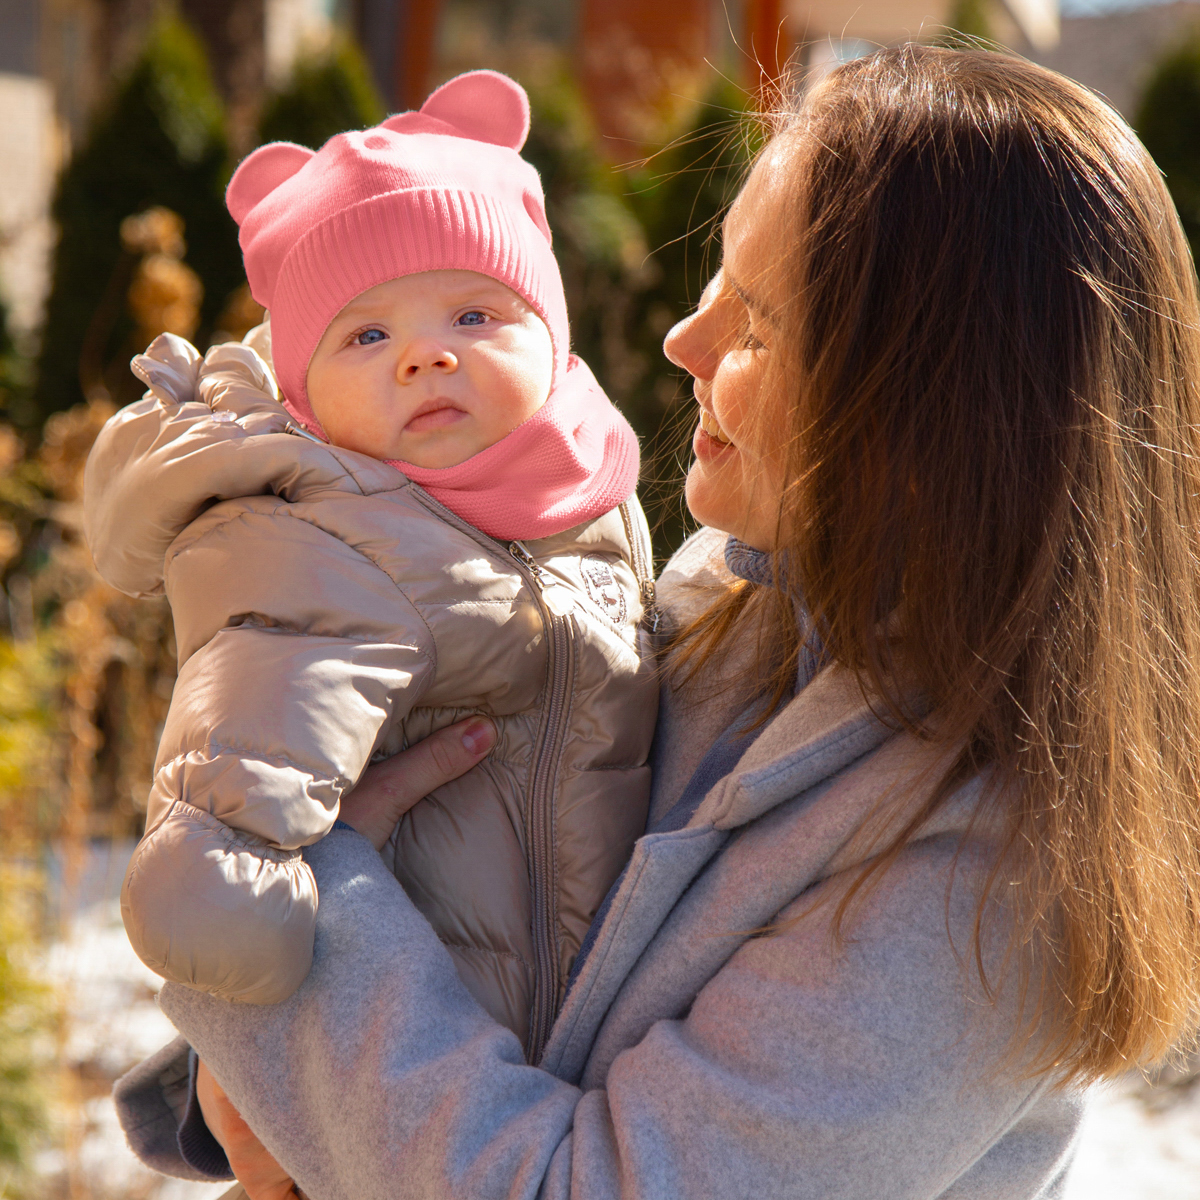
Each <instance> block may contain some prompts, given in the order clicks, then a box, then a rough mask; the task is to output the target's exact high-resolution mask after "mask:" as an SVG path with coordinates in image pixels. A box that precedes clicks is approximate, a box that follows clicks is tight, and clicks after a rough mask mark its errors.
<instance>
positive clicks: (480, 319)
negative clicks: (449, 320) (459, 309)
mask: <svg viewBox="0 0 1200 1200" xmlns="http://www.w3.org/2000/svg"><path fill="white" fill-rule="evenodd" d="M487 321H488V315H487V313H485V312H480V311H479V309H477V308H473V309H471V311H470V312H465V313H463V315H462V316H461V317H459V318H458V320H457V321H455V322H454V323H455V325H471V326H475V327H478V326H480V325H486V324H487Z"/></svg>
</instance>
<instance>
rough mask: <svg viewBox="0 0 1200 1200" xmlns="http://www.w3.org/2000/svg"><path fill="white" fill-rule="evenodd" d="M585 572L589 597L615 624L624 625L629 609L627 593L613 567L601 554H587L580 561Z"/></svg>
mask: <svg viewBox="0 0 1200 1200" xmlns="http://www.w3.org/2000/svg"><path fill="white" fill-rule="evenodd" d="M579 569H580V571H581V572H582V573H583V586H584V587H585V588H586V589H587V594H588V599H589V600H591V602H592V603H593V604H595V605H596V607H597V608H599V609H600V611H601V612H602V613H603V614H604V615H605V616H606V617H607V618H608V619H609V620H610V621H611V622H612V623H613V624H614V625H624V624H625V618H626V616H628V613H629V610H628V608H627V606H626V604H625V593H624V592H623V591H622V590H621V588H620V586H619V585H618V584H617V580H616V576H614V575H613V572H612V567H611V566H610V565H609V562H608V560H607V559H605V558H602V557H601V556H600V555H599V554H585V555H584V556H583V558H582V559H580V561H579Z"/></svg>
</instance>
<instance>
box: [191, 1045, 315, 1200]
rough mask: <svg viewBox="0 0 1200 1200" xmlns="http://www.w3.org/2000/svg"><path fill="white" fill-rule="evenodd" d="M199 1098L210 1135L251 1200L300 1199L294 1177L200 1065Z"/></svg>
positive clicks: (197, 1097)
mask: <svg viewBox="0 0 1200 1200" xmlns="http://www.w3.org/2000/svg"><path fill="white" fill-rule="evenodd" d="M196 1099H198V1100H199V1101H200V1111H201V1112H202V1113H203V1114H204V1123H205V1125H207V1126H208V1128H209V1132H210V1133H211V1134H212V1135H213V1137H215V1138H216V1139H217V1141H218V1142H220V1143H221V1146H222V1147H223V1148H224V1150H225V1154H226V1157H228V1159H229V1165H230V1167H232V1168H233V1173H234V1174H235V1175H236V1176H237V1180H238V1183H240V1184H241V1185H242V1187H244V1188H245V1189H246V1195H248V1196H249V1197H250V1200H296V1197H297V1196H298V1194H299V1193H298V1192H297V1191H296V1185H295V1183H294V1182H293V1181H292V1177H291V1176H290V1175H289V1174H288V1173H287V1172H286V1171H285V1170H284V1169H283V1168H282V1167H281V1166H280V1165H279V1164H278V1163H277V1162H276V1161H275V1159H274V1157H273V1156H272V1155H271V1152H270V1151H269V1150H268V1149H267V1148H266V1146H264V1145H263V1144H262V1142H260V1141H259V1140H258V1138H257V1137H256V1136H255V1134H254V1131H253V1130H252V1129H251V1128H250V1126H249V1125H247V1124H246V1122H245V1121H243V1120H242V1116H241V1113H239V1112H238V1110H237V1109H236V1108H234V1107H233V1101H232V1100H230V1099H229V1097H228V1096H227V1095H225V1090H224V1088H222V1087H221V1085H220V1084H219V1083H218V1082H217V1081H216V1080H215V1079H214V1078H213V1076H212V1072H211V1071H210V1070H209V1069H208V1068H207V1067H206V1066H205V1065H204V1063H200V1064H199V1066H198V1067H197V1069H196Z"/></svg>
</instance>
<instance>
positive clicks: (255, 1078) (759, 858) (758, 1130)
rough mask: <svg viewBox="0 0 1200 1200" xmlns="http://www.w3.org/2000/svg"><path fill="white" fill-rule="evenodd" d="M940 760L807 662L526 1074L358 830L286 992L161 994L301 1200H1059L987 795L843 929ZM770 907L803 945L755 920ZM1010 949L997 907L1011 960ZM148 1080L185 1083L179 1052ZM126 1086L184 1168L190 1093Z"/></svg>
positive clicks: (606, 929) (665, 789)
mask: <svg viewBox="0 0 1200 1200" xmlns="http://www.w3.org/2000/svg"><path fill="white" fill-rule="evenodd" d="M723 541H724V538H723V536H720V537H718V536H716V535H713V534H711V533H708V532H702V533H701V534H700V535H698V536H697V537H695V538H693V539H692V540H691V541H689V542H688V543H687V544H686V545H685V546H684V547H683V548H682V549H681V551H680V552H679V553H678V554H677V555H676V557H675V559H674V560H673V561H672V563H671V565H670V566H669V567H668V569H667V572H666V573H665V574H664V576H663V579H662V581H661V583H660V591H659V597H660V602H661V603H662V605H663V606H664V608H665V610H666V612H667V614H668V616H670V617H673V618H674V619H676V620H679V619H686V617H687V616H688V615H689V613H690V612H691V611H694V610H695V608H696V606H697V605H699V604H703V603H705V602H706V600H707V595H706V592H707V590H708V589H709V588H710V587H712V586H719V585H720V583H721V582H722V580H721V576H722V574H723V571H724V567H723V566H722V565H720V561H719V557H720V548H721V545H722V544H723ZM726 671H727V674H726V677H725V678H724V679H722V680H719V679H714V678H712V677H711V675H710V676H709V677H707V678H706V679H705V680H704V692H703V693H698V692H696V691H695V690H694V689H688V688H684V689H682V690H678V691H673V690H672V689H671V688H669V687H667V688H664V689H663V704H662V711H661V715H660V724H659V729H658V735H657V749H656V760H655V785H654V799H653V806H654V808H653V811H652V814H651V821H652V823H653V821H654V820H655V819H656V818H657V817H659V816H661V815H662V814H663V813H665V812H666V811H668V810H669V809H670V808H671V806H672V805H673V803H674V801H675V799H677V798H678V797H679V795H680V794H681V793H682V791H683V789H684V786H685V785H686V783H687V781H688V779H689V778H690V776H691V774H692V772H693V771H694V769H695V767H696V765H697V763H698V762H699V761H700V759H701V757H702V756H703V755H704V753H705V751H706V750H707V749H708V747H709V746H710V745H711V744H712V743H713V741H714V739H715V738H716V736H717V735H718V733H719V732H720V731H721V730H722V729H723V728H725V726H727V725H728V724H729V722H730V721H731V720H732V719H733V717H734V715H735V714H736V713H737V711H738V710H739V708H740V707H742V706H744V705H745V704H746V703H747V700H748V697H747V695H746V694H745V691H744V687H743V686H741V685H740V682H739V681H740V680H741V679H742V678H744V676H745V672H744V671H742V672H739V670H738V661H737V656H736V655H735V656H734V657H733V658H732V659H731V660H730V662H729V664H728V666H727V668H726ZM933 754H934V751H931V749H930V748H929V746H928V745H927V744H924V743H920V742H918V741H917V740H916V739H914V738H911V737H909V736H908V735H906V734H898V733H896V732H894V731H893V730H891V729H889V728H888V727H887V726H885V725H884V724H883V723H881V722H880V721H879V720H878V719H877V718H876V717H875V716H874V715H873V713H872V710H871V708H870V706H869V705H868V704H867V703H866V702H865V701H864V699H863V696H862V694H861V692H860V690H859V688H858V686H857V684H856V683H855V681H854V680H853V679H851V678H849V677H847V675H846V674H845V673H843V672H841V671H839V670H837V669H833V668H830V669H826V670H824V671H822V672H821V673H820V674H818V675H817V677H816V678H815V679H814V680H813V681H812V682H811V683H810V684H809V685H808V686H807V687H806V688H804V689H803V690H802V691H801V692H800V693H799V694H798V695H797V697H796V698H795V700H793V701H792V702H791V704H789V705H788V706H787V707H786V708H785V709H783V710H782V711H781V712H780V713H779V714H778V715H777V716H776V717H775V718H774V720H773V721H772V722H771V724H770V725H769V726H768V727H767V728H766V729H765V730H764V731H763V732H762V733H761V734H760V735H759V737H758V738H757V740H756V741H755V743H754V744H753V745H752V746H751V747H750V749H749V750H748V751H747V752H746V754H745V756H744V758H743V759H742V761H741V762H740V764H739V765H738V767H737V768H736V769H735V770H734V772H733V773H732V774H731V775H729V776H727V777H726V778H725V779H723V780H721V781H720V782H719V783H717V784H716V786H715V787H713V788H712V790H711V791H710V792H709V793H708V794H707V796H706V797H705V798H704V800H703V801H702V802H701V804H700V806H699V808H698V809H697V810H696V812H695V813H694V815H693V816H692V818H691V820H690V821H689V822H688V823H687V824H686V826H684V827H683V828H681V829H678V830H675V831H673V832H663V833H650V834H647V835H646V836H644V837H643V838H641V839H640V840H639V841H638V843H637V845H636V847H635V849H634V852H633V855H632V858H631V860H630V863H629V867H628V869H627V871H626V873H625V875H624V877H623V879H622V880H621V882H620V884H619V887H618V890H617V892H616V895H615V897H614V899H613V902H612V903H611V904H610V905H609V906H608V909H607V912H606V914H605V915H604V918H603V923H602V924H601V926H600V928H599V931H598V936H597V937H596V938H595V942H594V945H593V947H592V949H591V952H590V954H589V955H588V956H587V959H586V961H585V962H584V964H583V967H582V970H581V971H580V973H579V975H578V977H577V979H576V980H575V982H574V985H573V986H572V988H571V990H570V991H569V992H568V995H567V998H566V1001H565V1003H564V1006H563V1008H562V1011H561V1013H560V1014H559V1017H558V1020H557V1023H556V1024H555V1026H554V1029H553V1031H552V1034H551V1038H550V1041H549V1043H548V1046H547V1049H546V1052H545V1055H544V1057H543V1059H542V1061H541V1063H540V1065H539V1066H536V1067H534V1066H529V1065H527V1064H526V1063H525V1061H524V1058H523V1055H522V1052H521V1045H520V1043H519V1042H518V1040H517V1038H516V1037H515V1036H514V1035H513V1034H512V1033H511V1032H509V1031H508V1030H507V1029H505V1028H504V1027H502V1026H501V1025H498V1024H497V1023H496V1022H495V1021H493V1020H492V1019H491V1018H490V1017H488V1016H487V1014H486V1013H485V1012H484V1011H483V1010H482V1009H481V1008H480V1007H479V1005H478V1004H477V1003H476V1002H475V1001H474V1000H473V999H472V998H471V996H470V994H469V993H468V992H467V990H466V989H465V988H464V986H463V985H462V983H461V982H460V981H459V979H458V977H457V975H456V974H455V969H454V964H453V961H452V960H451V958H450V956H449V955H448V953H447V952H446V950H445V948H444V947H443V946H442V945H441V944H440V943H439V941H438V939H437V937H436V936H435V935H434V933H433V931H432V929H431V928H430V926H429V925H428V923H427V922H426V921H425V920H424V919H423V918H422V917H421V916H420V914H419V913H418V912H417V911H416V909H415V908H414V907H413V905H412V904H411V903H410V902H409V900H408V899H407V897H406V896H405V894H404V892H403V891H402V890H401V888H400V886H399V884H398V883H397V882H396V880H395V879H394V877H393V876H392V875H391V874H390V872H388V870H387V869H386V868H385V867H384V865H383V863H382V861H381V860H380V858H379V856H378V855H377V854H376V853H375V852H374V850H373V849H372V848H371V846H370V844H369V843H368V842H367V841H366V840H365V839H364V838H361V837H359V836H358V835H357V834H355V833H353V832H349V831H341V830H335V831H334V832H333V833H331V834H330V835H329V836H328V837H326V838H325V839H324V840H323V841H321V842H319V843H318V844H316V845H315V846H313V847H310V848H309V849H308V850H306V851H305V855H306V858H307V859H308V862H309V863H310V865H311V867H312V870H313V872H314V874H315V876H316V878H317V881H318V886H319V888H320V894H321V905H320V909H319V912H318V919H317V934H316V949H315V955H314V962H313V968H312V971H311V973H310V975H309V976H308V978H307V979H306V980H305V982H304V983H303V984H302V985H301V987H300V989H299V990H298V991H297V992H296V993H295V995H293V996H292V997H291V998H290V999H289V1000H287V1001H285V1002H284V1003H282V1004H279V1005H275V1006H255V1005H246V1004H232V1003H229V1002H228V1001H223V1000H217V999H214V998H213V997H211V996H208V995H205V994H202V993H200V992H196V991H193V990H191V989H188V988H186V987H181V986H178V985H173V984H167V986H166V987H165V988H164V989H163V992H162V997H161V1004H162V1007H163V1009H164V1011H165V1012H166V1013H167V1015H168V1016H169V1017H170V1018H171V1020H172V1021H173V1022H174V1023H175V1024H176V1026H177V1027H178V1028H179V1030H180V1032H181V1033H182V1034H183V1035H184V1037H185V1038H186V1039H187V1041H188V1042H190V1043H191V1045H193V1046H194V1047H196V1049H197V1050H198V1051H199V1054H200V1056H201V1058H202V1059H204V1060H205V1061H206V1062H207V1063H208V1064H209V1066H210V1067H211V1069H212V1070H213V1073H214V1074H215V1075H216V1077H217V1079H218V1080H219V1081H220V1082H221V1083H222V1085H223V1086H224V1087H225V1088H226V1090H227V1091H228V1092H229V1094H230V1096H231V1097H232V1099H233V1101H234V1103H235V1104H236V1105H237V1106H238V1108H239V1110H240V1111H241V1112H242V1113H243V1114H244V1115H245V1117H246V1119H247V1120H248V1121H249V1123H250V1125H251V1127H252V1128H253V1129H254V1130H255V1131H256V1132H257V1133H258V1134H259V1135H260V1137H261V1138H262V1140H263V1142H264V1143H265V1144H266V1145H267V1147H268V1148H269V1149H270V1150H271V1151H272V1152H273V1153H274V1154H275V1155H276V1157H277V1158H278V1159H279V1161H280V1162H281V1163H282V1164H283V1166H284V1167H285V1168H286V1169H287V1170H288V1171H289V1172H290V1173H291V1174H292V1175H293V1177H294V1178H295V1179H296V1181H297V1182H298V1184H299V1185H300V1187H301V1188H302V1189H303V1191H304V1192H305V1194H306V1195H307V1196H308V1197H310V1198H311V1200H376V1198H379V1200H383V1198H384V1197H388V1198H396V1197H406V1196H411V1197H421V1198H423V1200H428V1198H433V1197H439V1198H441V1197H444V1198H446V1200H450V1198H451V1197H454V1198H456V1200H476V1198H480V1200H482V1198H483V1197H495V1198H497V1200H499V1198H501V1197H503V1198H506V1200H508V1198H515V1197H534V1196H537V1197H545V1198H547V1200H549V1198H556V1200H557V1198H563V1200H565V1198H566V1197H573V1198H577V1200H600V1198H605V1200H607V1198H610V1197H613V1198H615V1197H646V1198H651V1197H653V1198H655V1200H667V1198H670V1197H681V1198H683V1197H687V1198H701V1197H705V1198H707V1197H722V1198H732V1197H748V1198H749V1197H752V1198H753V1200H768V1198H776V1197H795V1198H797V1200H798V1198H801V1197H803V1198H812V1200H816V1198H818V1197H819V1198H823V1200H829V1198H832V1197H837V1198H838V1200H854V1198H858V1197H862V1198H863V1200H868V1198H869V1200H883V1198H896V1200H900V1198H905V1200H908V1198H911V1200H933V1198H934V1197H938V1198H940V1200H967V1198H968V1197H970V1198H971V1200H1001V1198H1003V1200H1033V1198H1034V1197H1039V1198H1040V1197H1053V1196H1057V1195H1059V1194H1060V1193H1061V1190H1062V1184H1063V1179H1064V1175H1065V1172H1066V1169H1067V1166H1068V1164H1069V1162H1070V1159H1071V1156H1072V1152H1073V1143H1074V1138H1075V1133H1076V1130H1077V1127H1078V1122H1079V1118H1080V1112H1081V1097H1080V1094H1079V1093H1078V1092H1077V1091H1074V1090H1071V1089H1055V1088H1054V1086H1053V1083H1054V1081H1053V1080H1052V1079H1051V1078H1048V1077H1046V1076H1044V1075H1043V1076H1037V1077H1033V1078H1023V1077H1022V1072H1021V1070H1020V1064H1019V1062H1018V1063H1017V1064H1016V1065H1015V1066H1012V1067H1009V1068H1008V1069H1004V1068H1002V1065H1001V1064H1002V1063H1003V1062H1004V1061H1005V1056H1006V1055H1007V1054H1008V1053H1009V1051H1010V1049H1011V1045H1012V1037H1013V1034H1014V1030H1015V1029H1016V1028H1017V1026H1018V1015H1017V999H1016V989H1015V987H1014V981H1013V980H1012V979H1011V978H1010V979H1008V980H1007V981H1006V982H1005V983H1003V984H1002V986H1001V987H1000V988H999V990H998V993H997V995H996V996H995V998H994V999H989V998H988V997H986V996H985V995H984V993H983V990H982V988H981V986H980V984H979V981H978V978H977V976H976V975H975V972H974V969H973V967H972V965H971V953H970V950H971V936H972V923H973V919H974V914H975V905H976V897H977V889H978V888H979V886H980V883H981V880H982V878H983V875H984V873H985V872H986V869H987V865H988V863H989V861H990V855H991V853H992V847H991V846H990V845H989V843H988V839H987V835H986V833H984V832H979V833H976V834H972V835H971V836H970V837H968V836H966V833H965V830H966V827H967V823H968V821H969V820H970V817H971V814H972V812H973V806H974V804H975V802H976V799H977V796H978V786H977V784H969V785H967V786H966V787H964V788H963V789H961V791H960V792H959V793H958V794H957V795H956V796H955V797H954V798H953V800H952V802H951V803H950V804H949V806H948V807H947V808H945V809H944V810H943V811H942V813H941V814H940V816H939V817H938V818H937V820H936V823H935V824H933V825H930V826H929V827H927V828H926V829H925V830H924V831H923V833H922V835H921V836H920V837H919V838H918V839H917V840H915V841H914V842H912V843H911V845H910V846H909V848H908V849H906V850H905V851H904V852H903V853H902V854H901V856H900V858H899V860H898V861H897V863H896V864H895V866H894V867H892V868H891V869H890V870H889V871H888V873H887V874H886V876H885V877H884V880H883V882H882V884H881V885H880V886H879V888H878V889H877V890H876V891H874V892H873V893H872V894H871V895H870V897H869V899H868V900H867V901H866V903H865V904H864V905H863V906H862V908H861V909H860V910H859V911H858V915H857V916H856V917H855V918H853V921H852V924H851V925H850V926H849V928H848V930H847V936H846V937H845V938H844V939H843V940H841V941H839V940H837V939H836V938H834V936H833V934H832V929H831V924H832V918H833V913H834V910H835V908H836V901H837V899H838V897H839V896H840V895H842V894H843V892H844V889H845V888H846V887H847V886H848V884H849V882H850V881H852V880H853V878H854V877H855V874H856V868H857V867H858V866H859V865H860V864H861V863H862V862H863V861H864V860H865V859H866V858H867V857H869V855H870V853H871V852H872V846H875V845H877V844H878V842H877V838H878V835H879V833H880V830H881V824H880V821H881V818H879V817H878V816H877V815H876V814H877V806H878V804H879V802H880V800H881V799H882V798H884V797H891V798H893V800H894V801H895V803H894V804H893V806H892V807H891V808H890V809H889V811H890V812H891V813H892V814H893V816H892V818H889V819H894V816H895V812H896V805H899V806H900V807H901V808H905V807H907V805H908V804H909V803H916V802H918V801H919V800H920V798H921V796H922V794H923V793H924V790H925V789H926V788H928V787H929V786H930V785H931V783H932V780H933V778H935V777H936V775H935V770H936V765H937V760H936V759H935V758H933V757H931V756H932V755H933ZM897 797H898V798H899V799H896V798H897ZM794 918H799V919H794ZM773 920H778V921H781V922H783V923H785V931H784V932H781V933H778V934H776V935H774V936H766V937H763V936H754V935H753V934H752V932H751V931H754V930H756V929H760V928H761V927H762V926H763V925H764V924H767V923H769V922H771V921H773ZM1006 933H1007V930H1006V929H1005V927H1004V918H1003V914H1002V913H1001V914H999V915H998V917H997V921H996V936H995V937H994V939H993V942H992V945H991V948H990V951H989V952H988V955H987V957H988V959H989V961H990V964H991V966H992V968H993V970H994V971H998V970H999V964H1000V957H1001V954H1002V950H1003V944H1004V942H1005V938H1006ZM180 1047H181V1050H182V1052H186V1048H185V1047H183V1044H182V1043H180ZM153 1070H154V1071H155V1072H159V1073H161V1078H162V1080H163V1083H164V1086H165V1088H166V1091H167V1092H169V1091H170V1088H171V1086H176V1087H177V1084H178V1078H179V1064H178V1063H177V1062H175V1061H174V1058H173V1056H172V1054H171V1053H168V1054H166V1055H165V1056H162V1057H160V1059H159V1060H158V1061H157V1062H156V1063H155V1064H154V1067H153ZM144 1083H145V1081H144V1080H143V1084H144ZM150 1090H151V1091H153V1089H150ZM125 1094H126V1097H127V1098H126V1100H125V1101H124V1102H123V1103H124V1111H123V1113H122V1118H123V1122H124V1124H125V1126H126V1129H127V1131H129V1132H130V1134H131V1141H132V1142H133V1144H134V1145H135V1148H138V1149H139V1151H140V1153H141V1154H142V1155H143V1157H145V1158H146V1159H147V1160H148V1161H151V1162H152V1163H153V1164H154V1165H156V1166H158V1167H159V1169H168V1170H172V1168H173V1166H176V1165H177V1166H178V1167H179V1170H178V1173H180V1174H188V1173H189V1172H188V1171H187V1169H186V1168H185V1167H183V1165H182V1164H181V1163H179V1162H178V1156H177V1150H176V1149H175V1147H174V1140H173V1139H174V1120H175V1117H174V1116H173V1115H172V1113H171V1111H170V1105H171V1098H170V1096H169V1095H167V1096H165V1099H161V1100H160V1099H156V1098H151V1099H147V1095H148V1093H147V1089H146V1087H145V1086H142V1087H141V1088H139V1089H134V1088H126V1089H125ZM175 1111H176V1113H177V1111H178V1105H177V1104H176V1105H175Z"/></svg>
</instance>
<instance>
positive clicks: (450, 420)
mask: <svg viewBox="0 0 1200 1200" xmlns="http://www.w3.org/2000/svg"><path fill="white" fill-rule="evenodd" d="M466 415H467V414H466V413H465V412H463V410H462V409H461V408H455V407H454V406H453V405H452V404H444V405H441V406H440V407H437V408H427V409H425V411H424V412H422V411H421V410H420V409H418V410H417V414H416V416H414V417H410V418H409V421H408V424H407V425H405V426H404V432H405V433H428V432H430V430H433V429H445V428H446V427H447V426H449V425H456V424H457V423H458V422H459V421H461V420H462V419H463V418H464V417H465V416H466Z"/></svg>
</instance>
